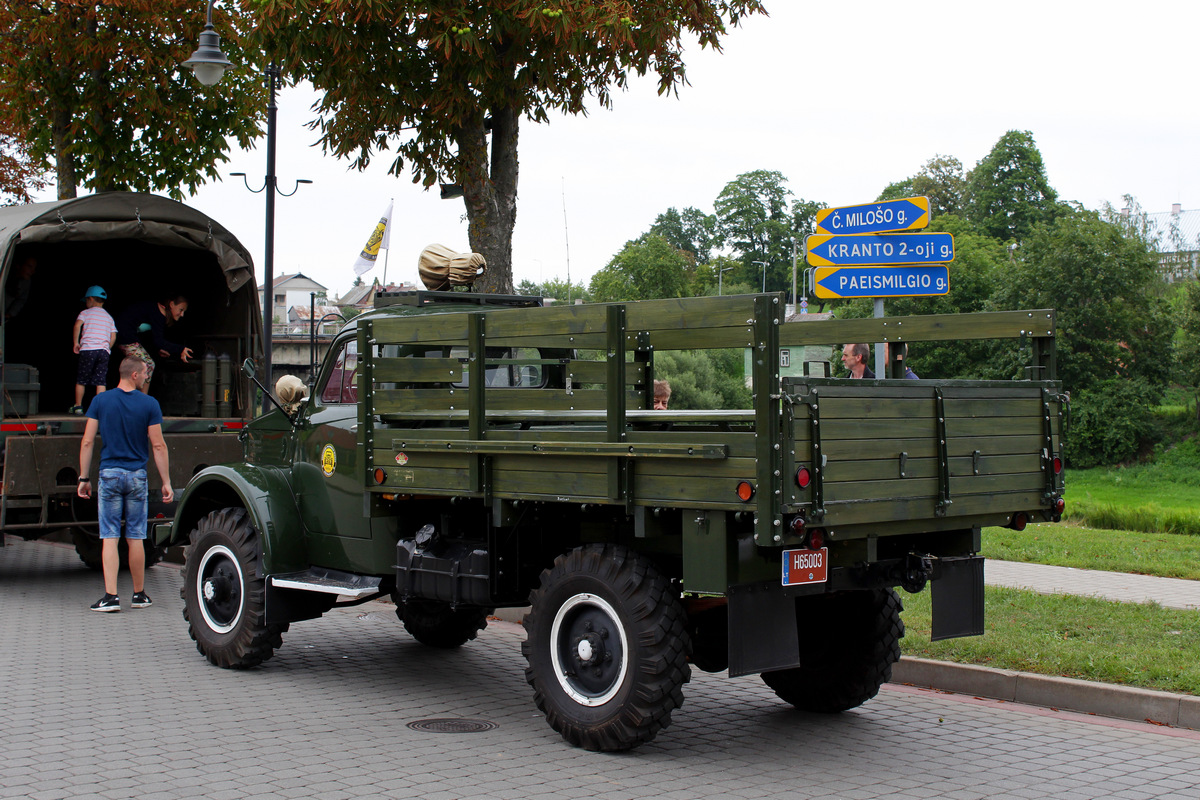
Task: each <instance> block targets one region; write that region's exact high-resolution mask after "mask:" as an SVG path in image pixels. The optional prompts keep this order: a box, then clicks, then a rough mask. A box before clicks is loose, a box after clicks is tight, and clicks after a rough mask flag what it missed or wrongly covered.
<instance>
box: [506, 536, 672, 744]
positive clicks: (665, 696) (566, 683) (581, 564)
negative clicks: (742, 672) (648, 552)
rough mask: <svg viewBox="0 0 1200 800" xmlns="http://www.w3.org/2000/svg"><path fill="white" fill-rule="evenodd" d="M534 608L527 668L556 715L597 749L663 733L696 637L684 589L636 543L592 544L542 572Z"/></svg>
mask: <svg viewBox="0 0 1200 800" xmlns="http://www.w3.org/2000/svg"><path fill="white" fill-rule="evenodd" d="M530 600H531V605H532V610H531V611H530V613H529V614H528V615H526V617H525V630H526V632H527V637H526V640H525V642H523V643H522V645H521V652H522V653H523V654H524V656H525V659H526V661H527V662H528V666H527V667H526V669H525V678H526V680H527V681H528V682H529V685H530V686H532V687H533V690H534V700H535V702H536V703H537V707H538V708H539V709H541V710H542V712H543V713H545V715H546V721H547V722H548V723H549V724H550V727H552V728H553V729H554V730H556V731H558V732H559V734H560V735H561V736H562V737H563V738H564V739H565V740H566V741H568V742H569V743H571V744H573V745H575V746H577V747H583V748H585V749H587V750H600V751H617V750H628V749H630V748H633V747H637V746H638V745H640V744H644V743H645V742H648V741H650V740H651V739H653V738H654V737H655V736H656V735H657V734H658V732H659V731H660V730H662V729H663V728H665V727H667V726H668V725H670V723H671V712H673V711H674V710H675V709H676V708H679V707H680V706H681V705H682V704H683V684H685V683H687V682H688V680H689V678H690V677H691V674H690V672H689V667H688V661H687V660H688V652H689V650H690V640H689V638H688V633H687V618H686V613H685V612H684V609H683V605H682V604H681V603H680V600H679V594H678V591H677V590H676V589H675V588H674V587H673V586H672V585H671V583H670V582H669V581H668V580H667V579H666V578H664V577H663V576H662V575H661V574H660V573H659V571H658V570H657V569H656V568H655V566H654V564H653V563H651V562H650V561H649V560H648V559H646V558H644V557H642V556H640V555H638V554H636V553H635V552H633V551H632V550H629V549H628V548H626V547H622V546H618V545H611V544H604V545H601V544H591V545H586V546H583V547H578V548H575V549H574V550H571V551H570V552H568V553H566V554H564V555H561V556H559V557H558V558H557V559H555V561H554V565H553V566H552V567H551V568H550V569H548V570H545V571H544V572H543V573H542V575H541V585H540V586H539V588H538V589H536V590H535V591H534V592H533V593H532V595H531V597H530Z"/></svg>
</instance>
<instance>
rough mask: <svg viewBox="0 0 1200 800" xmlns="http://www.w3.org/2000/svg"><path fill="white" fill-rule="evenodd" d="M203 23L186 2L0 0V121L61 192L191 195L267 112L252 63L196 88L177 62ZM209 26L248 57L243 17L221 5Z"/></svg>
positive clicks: (236, 55) (226, 45)
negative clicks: (78, 189)
mask: <svg viewBox="0 0 1200 800" xmlns="http://www.w3.org/2000/svg"><path fill="white" fill-rule="evenodd" d="M203 23H204V12H203V4H200V3H195V2H191V0H125V2H121V3H68V2H45V3H28V2H11V3H4V4H2V5H0V31H3V32H4V34H3V35H2V36H0V128H2V129H4V130H6V131H7V132H9V133H11V134H12V135H15V136H18V137H19V138H20V141H21V142H22V144H23V146H24V148H25V149H26V151H27V153H28V155H29V156H30V158H31V159H32V161H33V162H34V163H35V164H36V165H37V166H38V167H42V166H43V165H44V166H46V167H50V165H51V164H52V165H53V168H54V170H55V172H56V177H57V183H58V196H59V197H60V198H68V197H74V196H75V193H76V187H77V186H78V185H80V184H82V185H84V186H87V187H88V188H91V189H94V190H96V191H113V190H129V189H132V190H137V191H166V192H167V193H168V194H170V195H171V196H172V197H175V198H180V197H182V196H183V189H184V188H185V187H186V189H187V190H188V191H189V192H193V191H195V189H196V187H197V186H198V185H199V184H201V183H203V182H204V181H206V180H208V179H212V178H217V177H218V171H217V166H218V164H220V163H222V162H224V161H227V160H228V155H227V154H228V152H229V150H230V148H231V147H233V146H235V145H236V146H237V147H240V148H243V149H245V148H248V147H249V146H250V144H251V143H252V142H253V140H254V139H255V138H256V137H257V136H258V135H259V129H258V122H259V120H260V119H261V118H262V115H263V114H264V113H265V111H266V96H265V95H266V90H267V86H266V81H265V80H264V79H263V77H262V76H261V75H260V74H258V73H256V72H255V71H254V70H251V69H245V68H243V69H239V70H231V71H230V72H229V74H227V75H226V77H225V79H224V80H222V81H221V83H219V84H218V85H216V86H212V87H205V86H202V85H201V84H200V83H199V82H198V81H197V80H196V79H195V78H194V77H193V75H192V71H191V70H190V69H186V68H183V67H181V66H180V64H181V62H183V61H184V60H186V59H187V58H188V56H189V55H191V53H192V51H193V50H194V49H195V47H196V43H197V35H198V33H199V31H200V28H201V26H202V25H203ZM214 25H215V26H217V27H218V28H219V30H220V33H221V37H222V41H221V47H222V49H223V51H224V52H225V54H226V56H227V57H228V58H229V59H230V60H231V61H233V62H234V63H235V64H239V65H240V64H246V63H247V62H249V63H256V62H258V61H259V59H260V57H259V56H258V54H257V52H256V51H254V50H253V49H250V48H247V46H246V45H245V42H244V39H245V35H246V33H247V32H248V31H249V30H250V29H251V27H252V25H251V18H250V16H249V14H247V13H246V12H244V11H242V10H240V9H239V8H237V6H236V5H235V4H226V6H225V7H218V8H217V9H214Z"/></svg>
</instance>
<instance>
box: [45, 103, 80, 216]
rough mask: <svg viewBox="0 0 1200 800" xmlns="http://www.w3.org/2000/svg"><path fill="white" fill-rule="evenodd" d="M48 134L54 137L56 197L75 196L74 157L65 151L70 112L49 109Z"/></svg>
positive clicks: (67, 142) (68, 142) (68, 135)
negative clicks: (50, 117)
mask: <svg viewBox="0 0 1200 800" xmlns="http://www.w3.org/2000/svg"><path fill="white" fill-rule="evenodd" d="M51 115H52V120H51V123H50V135H51V136H52V137H53V138H54V177H55V180H56V181H57V183H58V199H59V200H70V199H71V198H73V197H75V196H76V195H75V186H76V184H77V180H76V177H75V159H74V158H73V157H72V156H71V154H70V153H69V152H67V148H68V146H69V145H70V144H71V142H70V131H71V112H70V111H69V110H68V109H65V108H61V107H55V108H54V109H53V111H51Z"/></svg>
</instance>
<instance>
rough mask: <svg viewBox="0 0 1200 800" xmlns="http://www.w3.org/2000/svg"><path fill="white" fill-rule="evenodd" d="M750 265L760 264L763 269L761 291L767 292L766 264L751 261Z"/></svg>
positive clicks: (764, 262)
mask: <svg viewBox="0 0 1200 800" xmlns="http://www.w3.org/2000/svg"><path fill="white" fill-rule="evenodd" d="M750 263H751V264H762V268H763V284H762V290H763V291H764V292H765V291H767V262H766V261H751V262H750Z"/></svg>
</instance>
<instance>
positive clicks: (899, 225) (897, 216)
mask: <svg viewBox="0 0 1200 800" xmlns="http://www.w3.org/2000/svg"><path fill="white" fill-rule="evenodd" d="M928 224H929V198H928V197H906V198H904V199H902V200H885V201H883V202H881V203H866V204H864V205H861V206H845V207H843V208H822V209H821V210H820V211H818V212H817V233H841V234H846V233H884V232H886V231H912V230H917V229H918V228H924V227H925V226H927V225H928Z"/></svg>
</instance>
